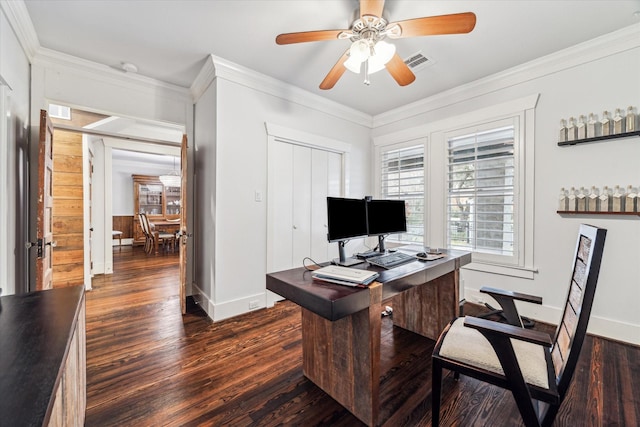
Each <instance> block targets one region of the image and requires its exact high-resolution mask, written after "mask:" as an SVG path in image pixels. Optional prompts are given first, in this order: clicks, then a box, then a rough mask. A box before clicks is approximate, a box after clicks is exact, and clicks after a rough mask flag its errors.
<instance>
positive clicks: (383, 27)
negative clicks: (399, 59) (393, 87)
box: [340, 16, 398, 85]
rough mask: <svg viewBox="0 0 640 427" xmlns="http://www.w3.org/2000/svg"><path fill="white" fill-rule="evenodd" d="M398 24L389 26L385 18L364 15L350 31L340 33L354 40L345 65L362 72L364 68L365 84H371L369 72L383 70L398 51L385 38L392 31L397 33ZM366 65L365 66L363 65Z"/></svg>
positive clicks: (353, 70) (343, 36) (354, 71)
mask: <svg viewBox="0 0 640 427" xmlns="http://www.w3.org/2000/svg"><path fill="white" fill-rule="evenodd" d="M396 27H397V26H395V25H392V26H390V27H389V28H387V21H385V20H384V18H377V17H375V16H364V17H363V18H362V19H359V20H357V21H356V22H355V23H354V25H353V28H352V30H351V31H350V32H345V33H343V34H344V35H343V34H341V35H340V37H341V38H349V39H351V40H352V41H353V43H351V47H350V48H349V58H348V59H347V60H346V61H345V62H344V66H345V67H346V68H347V69H348V70H349V71H351V72H353V73H356V74H360V72H361V71H362V69H363V68H364V84H366V85H369V84H370V82H369V74H373V73H376V72H378V71H380V70H382V69H383V68H384V67H385V65H386V64H387V62H389V61H390V60H391V58H393V55H395V53H396V47H395V45H393V44H391V43H388V42H386V41H384V40H383V39H384V38H385V37H386V36H387V35H388V34H390V33H394V34H395V33H397V31H398V29H397V28H396ZM363 65H364V67H363Z"/></svg>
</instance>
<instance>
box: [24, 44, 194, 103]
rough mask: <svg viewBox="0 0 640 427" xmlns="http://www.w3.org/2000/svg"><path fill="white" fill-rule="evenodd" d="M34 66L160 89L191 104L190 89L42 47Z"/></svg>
mask: <svg viewBox="0 0 640 427" xmlns="http://www.w3.org/2000/svg"><path fill="white" fill-rule="evenodd" d="M32 64H33V65H37V66H42V67H53V68H67V71H69V72H70V73H72V74H78V73H83V74H86V75H87V76H88V77H90V78H92V79H96V80H101V81H104V82H108V83H111V84H116V85H119V86H123V87H128V88H131V89H134V90H138V91H140V90H147V91H149V92H154V93H156V92H157V91H158V89H160V90H162V91H164V92H165V93H167V94H171V95H173V96H175V97H176V98H178V99H180V100H182V101H188V102H191V101H192V98H191V93H190V92H189V89H188V88H185V87H182V86H177V85H173V84H170V83H167V82H163V81H161V80H156V79H153V78H151V77H146V76H142V75H140V74H133V73H127V72H125V71H122V70H117V69H115V68H112V67H110V66H108V65H104V64H100V63H97V62H93V61H89V60H87V59H82V58H79V57H77V56H73V55H68V54H66V53H62V52H58V51H55V50H52V49H47V48H43V47H40V48H39V49H38V51H37V52H36V55H35V56H34V58H33V61H32Z"/></svg>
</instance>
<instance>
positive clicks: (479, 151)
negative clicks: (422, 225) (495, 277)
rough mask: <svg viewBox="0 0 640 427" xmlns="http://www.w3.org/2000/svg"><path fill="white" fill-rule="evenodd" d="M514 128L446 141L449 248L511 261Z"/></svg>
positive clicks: (513, 248) (478, 133)
mask: <svg viewBox="0 0 640 427" xmlns="http://www.w3.org/2000/svg"><path fill="white" fill-rule="evenodd" d="M515 134H516V132H515V129H514V126H513V125H507V126H499V127H493V128H491V129H488V130H483V131H478V132H473V133H467V134H464V135H460V136H455V137H450V138H447V143H448V203H447V240H448V244H449V247H451V248H454V249H463V250H471V251H474V252H479V253H486V254H494V255H499V256H506V257H513V256H514V255H515V251H516V248H517V242H516V236H517V234H516V232H515V229H516V223H515V221H514V218H515V216H514V206H515V204H514V202H515V200H514V195H515V194H517V193H516V192H515V188H514V187H515V176H516V175H515V167H514V165H515V164H516V162H515V153H514V143H515V141H514V139H515Z"/></svg>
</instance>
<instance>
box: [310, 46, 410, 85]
mask: <svg viewBox="0 0 640 427" xmlns="http://www.w3.org/2000/svg"><path fill="white" fill-rule="evenodd" d="M348 58H349V49H347V50H346V51H345V52H344V53H343V54H342V56H341V57H340V59H338V62H336V65H334V66H333V68H331V70H330V71H329V73H328V74H327V76H326V77H325V78H324V80H323V81H322V83H320V89H322V90H327V89H331V88H332V87H334V86H335V85H336V83H337V82H338V80H340V77H342V75H343V74H344V72H345V71H346V69H347V68H346V67H345V66H344V62H345V61H346V60H347V59H348ZM403 64H404V62H403Z"/></svg>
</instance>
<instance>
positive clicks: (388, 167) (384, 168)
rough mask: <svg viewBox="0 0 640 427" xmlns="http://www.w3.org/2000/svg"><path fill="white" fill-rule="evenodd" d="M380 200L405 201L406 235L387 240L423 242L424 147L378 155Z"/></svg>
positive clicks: (393, 150)
mask: <svg viewBox="0 0 640 427" xmlns="http://www.w3.org/2000/svg"><path fill="white" fill-rule="evenodd" d="M380 158H381V174H380V175H381V183H380V184H381V185H380V193H381V197H382V198H383V199H394V200H405V201H406V204H407V232H406V233H403V234H394V235H392V236H390V237H389V238H390V239H392V240H396V241H400V242H413V243H422V242H423V241H424V145H419V146H412V147H407V148H398V149H391V150H387V151H383V152H381V155H380Z"/></svg>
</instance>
